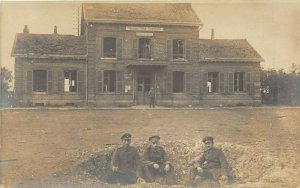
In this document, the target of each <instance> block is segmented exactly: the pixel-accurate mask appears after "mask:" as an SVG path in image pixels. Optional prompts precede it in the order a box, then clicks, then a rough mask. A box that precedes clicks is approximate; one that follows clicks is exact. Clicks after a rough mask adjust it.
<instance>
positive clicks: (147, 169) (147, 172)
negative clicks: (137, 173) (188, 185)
mask: <svg viewBox="0 0 300 188" xmlns="http://www.w3.org/2000/svg"><path fill="white" fill-rule="evenodd" d="M170 166H171V168H170V171H168V172H165V171H164V168H165V165H160V168H159V169H155V168H154V167H153V166H149V165H145V166H144V168H143V172H144V177H145V180H146V181H147V182H154V181H155V179H156V178H157V177H163V183H164V184H166V185H174V184H176V176H175V172H174V168H173V167H172V165H170Z"/></svg>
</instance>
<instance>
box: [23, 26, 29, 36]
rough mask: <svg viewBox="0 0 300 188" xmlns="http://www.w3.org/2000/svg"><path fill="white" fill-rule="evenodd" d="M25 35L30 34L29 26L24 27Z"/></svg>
mask: <svg viewBox="0 0 300 188" xmlns="http://www.w3.org/2000/svg"><path fill="white" fill-rule="evenodd" d="M23 33H26V34H28V33H29V29H28V26H27V25H24V29H23Z"/></svg>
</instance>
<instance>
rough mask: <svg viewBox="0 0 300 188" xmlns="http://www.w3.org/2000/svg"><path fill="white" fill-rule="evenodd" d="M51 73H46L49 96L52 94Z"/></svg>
mask: <svg viewBox="0 0 300 188" xmlns="http://www.w3.org/2000/svg"><path fill="white" fill-rule="evenodd" d="M52 74H53V72H52V71H47V92H48V93H49V94H51V93H52V92H53V85H52V82H53V81H52V79H53V75H52Z"/></svg>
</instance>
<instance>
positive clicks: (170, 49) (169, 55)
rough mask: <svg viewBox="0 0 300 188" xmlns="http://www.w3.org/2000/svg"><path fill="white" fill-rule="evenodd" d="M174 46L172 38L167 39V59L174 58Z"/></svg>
mask: <svg viewBox="0 0 300 188" xmlns="http://www.w3.org/2000/svg"><path fill="white" fill-rule="evenodd" d="M172 52H173V46H172V40H167V59H169V60H172V59H173V53H172Z"/></svg>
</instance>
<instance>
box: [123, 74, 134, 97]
mask: <svg viewBox="0 0 300 188" xmlns="http://www.w3.org/2000/svg"><path fill="white" fill-rule="evenodd" d="M125 86H130V90H128V91H127V92H126V94H132V90H133V87H132V77H131V70H130V69H126V70H125V72H124V92H125Z"/></svg>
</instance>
